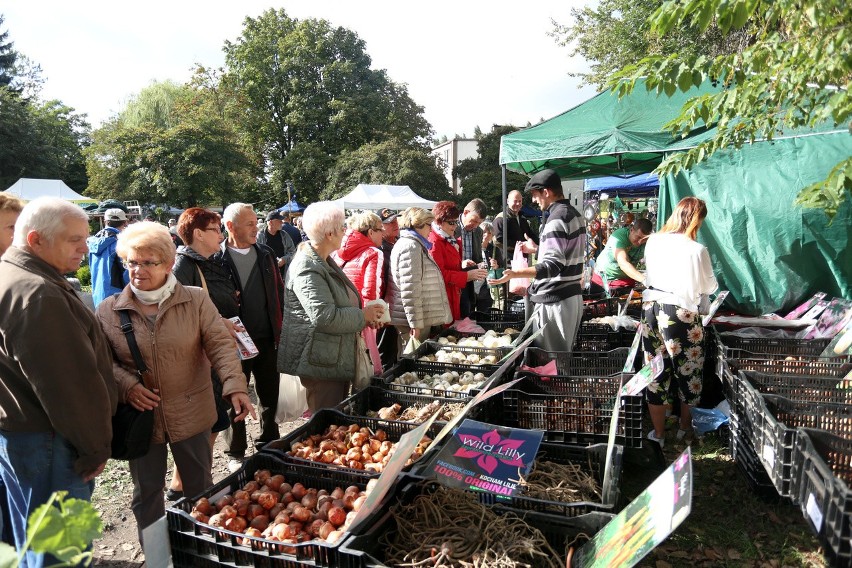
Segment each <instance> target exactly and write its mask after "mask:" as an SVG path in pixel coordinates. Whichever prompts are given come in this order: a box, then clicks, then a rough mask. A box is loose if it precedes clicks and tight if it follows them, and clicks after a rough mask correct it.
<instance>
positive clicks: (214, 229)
mask: <svg viewBox="0 0 852 568" xmlns="http://www.w3.org/2000/svg"><path fill="white" fill-rule="evenodd" d="M201 230H202V231H213V232H214V233H221V232H222V229H221V228H219V227H207V228H205V229H201Z"/></svg>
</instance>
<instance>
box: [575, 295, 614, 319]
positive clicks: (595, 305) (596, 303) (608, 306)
mask: <svg viewBox="0 0 852 568" xmlns="http://www.w3.org/2000/svg"><path fill="white" fill-rule="evenodd" d="M617 314H618V298H601V299H600V300H584V301H583V316H582V321H588V320H590V319H593V318H600V317H604V316H614V315H617Z"/></svg>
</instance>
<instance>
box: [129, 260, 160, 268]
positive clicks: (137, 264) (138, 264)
mask: <svg viewBox="0 0 852 568" xmlns="http://www.w3.org/2000/svg"><path fill="white" fill-rule="evenodd" d="M161 264H163V261H159V262H154V261H153V260H146V261H144V262H136V261H135V260H122V261H121V265H122V266H123V267H124V268H126V269H128V270H131V269H133V270H135V269H137V268H144V269H145V270H149V269H150V268H151V267H152V266H160V265H161Z"/></svg>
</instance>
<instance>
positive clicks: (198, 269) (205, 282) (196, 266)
mask: <svg viewBox="0 0 852 568" xmlns="http://www.w3.org/2000/svg"><path fill="white" fill-rule="evenodd" d="M195 269H196V270H197V271H198V277H199V278H201V287H202V288H204V291H205V292H207V294H208V295H209V294H210V291H209V290H208V289H207V279H206V278H204V273H203V272H201V267H200V266H198V264H196V265H195Z"/></svg>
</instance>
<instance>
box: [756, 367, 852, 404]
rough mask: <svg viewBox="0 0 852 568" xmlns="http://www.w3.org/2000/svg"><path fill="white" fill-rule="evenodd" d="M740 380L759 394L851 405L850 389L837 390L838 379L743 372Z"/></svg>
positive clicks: (800, 400)
mask: <svg viewBox="0 0 852 568" xmlns="http://www.w3.org/2000/svg"><path fill="white" fill-rule="evenodd" d="M740 378H741V379H742V380H743V381H745V382H746V383H747V384H748V385H749V386H751V387H753V389H754V391H756V392H757V393H760V394H775V395H778V396H783V397H785V398H789V399H790V400H794V401H798V402H825V403H830V404H852V389H844V388H838V384H839V383H840V379H837V378H835V377H820V376H814V375H775V374H769V373H760V372H755V371H744V372H741V373H740Z"/></svg>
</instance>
